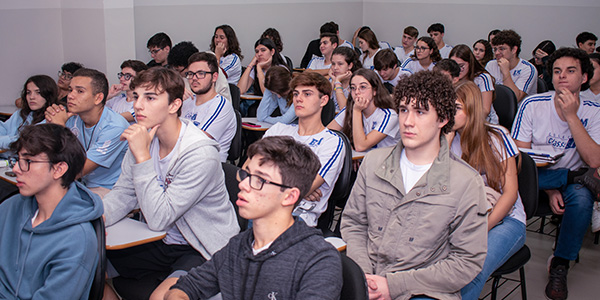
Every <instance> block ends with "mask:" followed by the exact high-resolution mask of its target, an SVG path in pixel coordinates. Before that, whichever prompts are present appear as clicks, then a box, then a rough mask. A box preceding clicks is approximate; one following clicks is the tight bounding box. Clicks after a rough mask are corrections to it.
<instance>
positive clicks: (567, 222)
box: [538, 169, 594, 260]
mask: <svg viewBox="0 0 600 300" xmlns="http://www.w3.org/2000/svg"><path fill="white" fill-rule="evenodd" d="M568 171H569V170H567V169H556V170H547V169H538V180H539V185H540V189H557V190H559V191H560V192H561V194H562V197H563V201H564V203H565V213H564V214H563V218H562V223H561V225H560V233H561V234H560V235H559V236H558V243H557V244H556V249H555V250H554V256H558V257H562V258H564V259H568V260H575V259H576V258H577V254H578V253H579V249H581V243H582V242H583V236H584V235H585V232H586V230H587V228H588V226H590V221H591V219H592V209H593V207H594V196H593V195H592V193H591V192H590V191H589V190H588V189H587V188H586V187H584V186H583V185H581V184H569V185H567V172H568ZM542 193H543V192H542Z"/></svg>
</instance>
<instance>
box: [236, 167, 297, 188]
mask: <svg viewBox="0 0 600 300" xmlns="http://www.w3.org/2000/svg"><path fill="white" fill-rule="evenodd" d="M236 178H237V180H238V181H239V182H242V181H244V180H245V179H246V178H248V179H249V180H250V187H251V188H253V189H255V190H258V191H260V190H262V188H263V185H265V183H266V184H272V185H276V186H278V187H281V188H286V189H291V188H292V187H291V186H287V185H283V184H280V183H275V182H271V181H268V180H266V179H264V178H262V177H260V176H258V175H252V174H250V173H248V172H247V171H246V170H244V169H238V170H237V174H236Z"/></svg>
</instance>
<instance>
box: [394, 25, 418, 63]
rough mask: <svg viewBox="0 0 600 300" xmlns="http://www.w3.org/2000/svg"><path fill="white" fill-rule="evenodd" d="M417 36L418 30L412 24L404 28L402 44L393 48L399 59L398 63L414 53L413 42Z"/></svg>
mask: <svg viewBox="0 0 600 300" xmlns="http://www.w3.org/2000/svg"><path fill="white" fill-rule="evenodd" d="M418 37H419V30H418V29H417V28H415V27H414V26H408V27H406V28H404V32H403V34H402V46H398V47H396V48H394V53H395V54H396V56H397V57H398V61H400V65H402V63H403V62H404V61H405V60H406V59H407V58H409V57H411V56H412V55H414V54H415V42H416V41H417V38H418Z"/></svg>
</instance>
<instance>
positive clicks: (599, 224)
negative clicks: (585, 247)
mask: <svg viewBox="0 0 600 300" xmlns="http://www.w3.org/2000/svg"><path fill="white" fill-rule="evenodd" d="M598 204H599V203H598V202H594V208H593V210H592V232H596V231H599V230H600V205H598Z"/></svg>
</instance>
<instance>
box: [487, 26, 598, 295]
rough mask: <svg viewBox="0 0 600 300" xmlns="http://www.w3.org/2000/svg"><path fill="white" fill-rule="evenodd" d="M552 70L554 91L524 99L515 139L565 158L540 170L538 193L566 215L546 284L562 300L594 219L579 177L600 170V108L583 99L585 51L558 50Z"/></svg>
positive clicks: (588, 73)
mask: <svg viewBox="0 0 600 300" xmlns="http://www.w3.org/2000/svg"><path fill="white" fill-rule="evenodd" d="M497 37H498V36H496V38H497ZM494 39H495V38H494ZM548 69H549V70H551V71H552V83H553V84H554V88H555V89H556V91H550V92H546V93H543V94H539V95H535V96H531V97H528V98H526V99H525V100H523V102H522V103H521V105H520V106H519V110H518V112H517V117H516V118H515V122H514V124H513V128H512V138H513V139H514V140H515V143H516V144H517V146H518V147H520V148H529V149H534V150H543V151H548V152H551V153H563V154H564V155H563V156H562V157H561V158H560V160H558V162H557V163H555V164H553V165H551V166H549V167H547V168H539V169H538V176H539V188H540V190H544V192H545V193H546V194H547V195H548V199H549V201H550V208H551V209H552V212H554V213H555V214H557V215H562V216H563V217H562V221H561V228H560V234H559V236H558V239H557V241H556V249H555V250H554V254H553V256H552V259H551V261H550V266H549V271H550V274H549V278H548V284H547V285H546V296H547V297H548V298H549V299H552V300H559V299H560V300H562V299H567V295H568V290H567V274H568V271H569V261H571V260H575V259H576V258H577V256H578V253H579V249H581V243H582V242H583V237H584V235H585V233H586V231H587V228H588V227H589V225H590V219H591V217H592V207H593V205H594V195H593V194H592V193H591V192H590V189H589V186H588V187H584V186H582V185H581V184H579V183H577V181H578V180H577V177H578V175H582V174H584V173H586V172H587V171H588V168H591V169H593V170H594V171H595V169H596V168H598V167H600V156H599V155H598V153H600V104H598V103H597V102H595V101H590V100H587V99H582V97H581V96H580V92H581V90H582V89H583V90H585V89H586V88H587V87H588V85H589V84H588V81H589V79H590V78H592V76H593V74H594V68H593V66H592V64H591V63H590V58H589V56H588V54H587V53H586V52H585V51H583V50H581V49H575V48H561V49H558V50H556V51H555V52H554V53H552V55H550V58H548ZM541 116H544V117H541ZM593 173H594V172H591V173H589V174H593ZM590 179H591V178H590ZM596 182H597V179H596ZM597 186H598V185H596V187H597ZM592 192H594V193H598V190H596V191H592ZM542 193H543V192H542Z"/></svg>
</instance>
